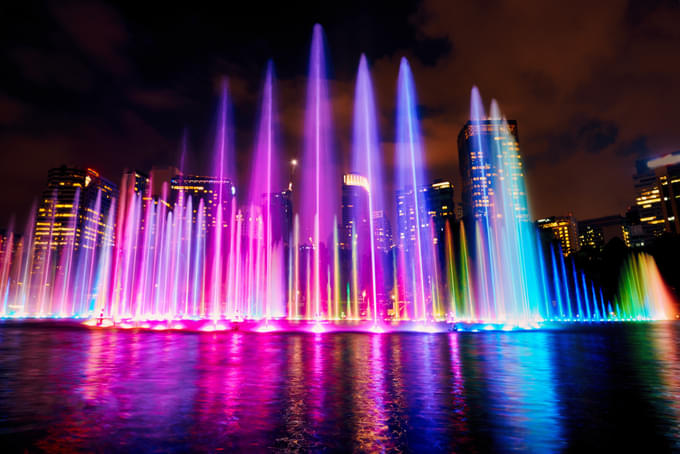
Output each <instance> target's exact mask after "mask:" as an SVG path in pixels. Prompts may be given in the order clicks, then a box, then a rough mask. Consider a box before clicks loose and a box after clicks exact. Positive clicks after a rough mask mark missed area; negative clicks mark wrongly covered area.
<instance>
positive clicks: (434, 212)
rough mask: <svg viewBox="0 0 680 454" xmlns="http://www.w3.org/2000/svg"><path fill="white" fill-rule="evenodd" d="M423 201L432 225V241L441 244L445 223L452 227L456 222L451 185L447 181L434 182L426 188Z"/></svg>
mask: <svg viewBox="0 0 680 454" xmlns="http://www.w3.org/2000/svg"><path fill="white" fill-rule="evenodd" d="M425 201H426V203H427V214H428V217H429V218H430V219H432V223H433V228H434V235H435V238H434V240H435V241H436V242H437V244H443V243H444V242H443V237H444V232H445V229H446V223H447V222H448V223H449V224H450V225H453V223H454V222H455V221H456V214H455V202H454V200H453V183H451V182H450V181H448V180H442V179H439V180H435V181H434V182H433V183H432V184H431V185H430V186H429V187H427V191H426V192H425Z"/></svg>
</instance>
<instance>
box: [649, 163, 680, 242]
mask: <svg viewBox="0 0 680 454" xmlns="http://www.w3.org/2000/svg"><path fill="white" fill-rule="evenodd" d="M647 167H649V168H650V169H652V170H653V171H654V175H656V178H657V182H658V185H659V189H660V196H661V210H662V213H663V218H664V229H665V231H666V232H672V233H680V151H676V152H675V153H671V154H668V155H665V156H661V157H659V158H655V159H650V160H649V161H647Z"/></svg>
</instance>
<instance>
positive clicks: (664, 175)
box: [631, 151, 680, 246]
mask: <svg viewBox="0 0 680 454" xmlns="http://www.w3.org/2000/svg"><path fill="white" fill-rule="evenodd" d="M635 167H636V173H635V175H634V176H633V180H634V183H635V209H636V211H637V215H639V223H637V224H634V225H632V226H631V243H632V245H633V246H645V244H647V243H649V242H650V241H651V240H653V239H654V238H655V237H658V236H660V235H661V234H663V233H664V232H672V233H680V206H679V203H680V151H678V152H675V153H672V154H668V155H665V156H661V157H658V158H653V159H641V160H638V161H637V162H636V165H635Z"/></svg>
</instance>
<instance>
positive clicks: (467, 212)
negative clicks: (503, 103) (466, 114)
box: [458, 119, 529, 220]
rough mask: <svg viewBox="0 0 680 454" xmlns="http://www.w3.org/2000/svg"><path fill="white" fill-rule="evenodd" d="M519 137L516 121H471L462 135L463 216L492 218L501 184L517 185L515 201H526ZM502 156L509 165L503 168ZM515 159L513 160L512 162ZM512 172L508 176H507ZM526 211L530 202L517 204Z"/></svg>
mask: <svg viewBox="0 0 680 454" xmlns="http://www.w3.org/2000/svg"><path fill="white" fill-rule="evenodd" d="M518 144H519V137H518V134H517V122H516V121H515V120H501V119H486V120H475V121H472V120H471V121H468V122H467V123H465V125H464V126H463V128H462V129H461V131H460V133H459V134H458V155H459V160H458V162H459V166H460V173H461V177H462V182H461V185H462V200H463V202H462V203H463V216H464V217H465V218H466V219H468V220H472V219H476V218H480V217H485V216H489V214H490V213H491V212H492V211H493V209H494V207H495V206H496V204H497V202H496V198H497V197H498V194H496V191H497V190H498V188H499V184H498V183H499V181H500V180H501V179H506V181H507V182H515V181H516V182H517V183H518V184H517V187H516V188H513V190H512V191H510V192H511V194H512V197H513V198H517V199H522V198H526V191H525V190H524V186H523V183H522V184H519V183H520V182H521V179H523V177H524V174H523V172H524V170H523V168H522V163H521V161H520V159H519V158H518V155H519V145H518ZM499 156H500V157H502V158H504V161H505V162H506V163H507V164H506V165H505V166H502V167H503V168H499V166H498V162H499ZM508 158H511V159H508ZM504 172H506V173H509V175H504V174H503V173H504ZM515 206H516V207H517V209H525V208H524V207H526V203H516V204H515ZM515 216H516V217H519V218H525V219H526V220H528V219H529V214H528V213H527V212H516V213H515Z"/></svg>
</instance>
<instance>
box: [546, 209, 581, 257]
mask: <svg viewBox="0 0 680 454" xmlns="http://www.w3.org/2000/svg"><path fill="white" fill-rule="evenodd" d="M536 225H537V226H538V228H539V229H542V230H544V231H547V232H548V233H549V234H551V235H552V238H553V239H554V240H555V241H558V242H559V243H560V247H561V248H562V254H564V256H565V257H566V256H568V255H569V254H571V253H572V252H576V251H577V250H578V244H579V243H578V231H577V228H576V222H575V221H574V217H573V216H572V215H571V214H569V215H567V216H551V217H549V218H543V219H539V220H537V221H536Z"/></svg>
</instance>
